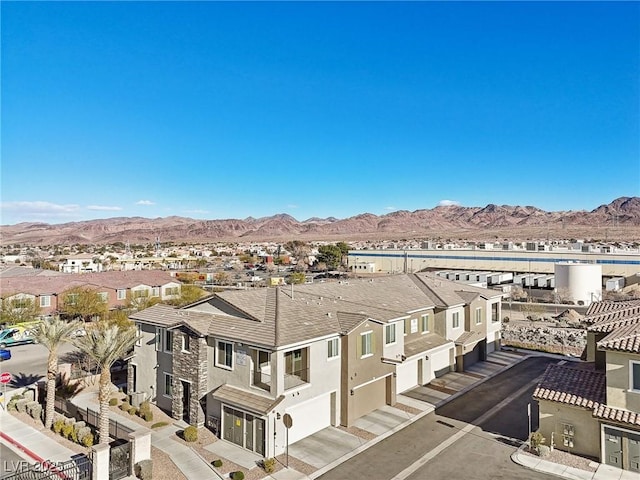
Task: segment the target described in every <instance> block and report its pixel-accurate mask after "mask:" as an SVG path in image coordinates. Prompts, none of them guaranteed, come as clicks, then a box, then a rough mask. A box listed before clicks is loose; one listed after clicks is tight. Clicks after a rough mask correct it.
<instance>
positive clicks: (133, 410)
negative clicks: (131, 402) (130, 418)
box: [129, 407, 138, 415]
mask: <svg viewBox="0 0 640 480" xmlns="http://www.w3.org/2000/svg"><path fill="white" fill-rule="evenodd" d="M137 413H138V407H129V415H135V414H137Z"/></svg>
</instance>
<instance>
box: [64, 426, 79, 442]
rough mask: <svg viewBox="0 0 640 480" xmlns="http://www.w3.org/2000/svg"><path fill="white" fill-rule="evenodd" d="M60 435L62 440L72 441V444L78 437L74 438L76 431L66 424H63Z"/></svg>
mask: <svg viewBox="0 0 640 480" xmlns="http://www.w3.org/2000/svg"><path fill="white" fill-rule="evenodd" d="M60 433H62V436H63V437H64V438H67V439H69V440H73V441H74V442H76V441H77V440H78V437H77V436H76V431H75V430H74V429H73V425H69V424H68V423H65V424H64V426H63V427H62V432H60Z"/></svg>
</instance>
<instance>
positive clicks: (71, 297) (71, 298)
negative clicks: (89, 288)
mask: <svg viewBox="0 0 640 480" xmlns="http://www.w3.org/2000/svg"><path fill="white" fill-rule="evenodd" d="M77 301H78V294H77V293H69V294H67V296H66V297H65V298H64V304H65V305H75V304H76V302H77Z"/></svg>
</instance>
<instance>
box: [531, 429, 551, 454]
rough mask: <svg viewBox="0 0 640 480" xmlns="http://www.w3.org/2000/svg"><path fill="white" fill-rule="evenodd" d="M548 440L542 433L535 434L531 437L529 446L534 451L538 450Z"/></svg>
mask: <svg viewBox="0 0 640 480" xmlns="http://www.w3.org/2000/svg"><path fill="white" fill-rule="evenodd" d="M546 441H547V439H546V438H544V436H543V435H542V433H540V432H533V433H532V434H531V437H529V446H530V447H531V448H532V449H534V450H537V449H538V447H539V446H540V445H543V444H544V442H546Z"/></svg>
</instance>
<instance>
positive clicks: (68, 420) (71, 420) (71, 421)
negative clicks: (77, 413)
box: [64, 417, 76, 427]
mask: <svg viewBox="0 0 640 480" xmlns="http://www.w3.org/2000/svg"><path fill="white" fill-rule="evenodd" d="M74 423H76V419H75V418H67V417H64V424H65V425H71V426H72V427H73V424H74Z"/></svg>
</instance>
